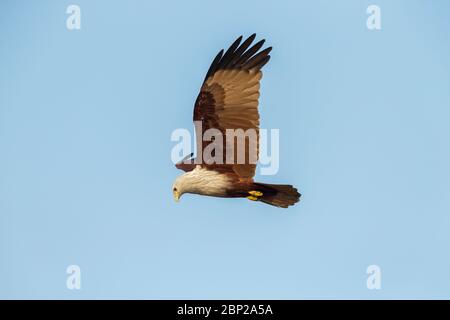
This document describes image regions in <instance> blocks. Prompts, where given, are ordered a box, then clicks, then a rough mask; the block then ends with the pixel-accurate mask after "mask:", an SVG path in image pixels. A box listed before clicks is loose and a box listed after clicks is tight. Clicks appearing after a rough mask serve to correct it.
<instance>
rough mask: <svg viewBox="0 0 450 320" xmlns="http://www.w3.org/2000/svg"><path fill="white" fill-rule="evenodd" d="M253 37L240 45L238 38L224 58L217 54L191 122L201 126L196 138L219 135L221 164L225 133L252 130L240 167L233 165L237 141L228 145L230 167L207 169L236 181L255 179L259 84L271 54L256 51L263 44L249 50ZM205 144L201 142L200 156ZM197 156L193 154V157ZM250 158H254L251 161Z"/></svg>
mask: <svg viewBox="0 0 450 320" xmlns="http://www.w3.org/2000/svg"><path fill="white" fill-rule="evenodd" d="M255 36H256V35H255V34H253V35H251V36H250V37H249V38H248V39H247V40H245V41H244V42H243V43H242V44H241V41H242V36H241V37H239V38H238V39H237V40H236V41H235V42H234V43H233V44H232V45H231V46H230V48H229V49H228V50H227V51H226V52H225V54H224V53H223V50H221V51H220V52H219V53H218V54H217V56H216V57H215V59H214V61H213V62H212V64H211V67H210V68H209V70H208V72H207V74H206V77H205V80H204V82H203V85H202V87H201V89H200V93H199V95H198V97H197V100H196V102H195V107H194V121H200V122H201V129H200V128H198V126H196V135H197V138H198V137H203V133H204V132H205V131H206V130H208V129H212V128H214V129H218V130H220V132H221V133H222V135H223V158H224V159H223V162H224V163H225V162H226V150H227V149H226V143H227V142H226V139H225V134H226V129H235V130H236V129H242V130H244V131H246V130H248V129H253V130H254V132H255V133H256V141H254V142H255V143H250V142H249V139H248V138H247V139H246V143H245V161H244V162H243V163H242V162H240V163H239V164H238V162H237V150H238V146H237V142H238V140H237V139H235V140H234V141H232V142H231V143H233V144H234V154H235V155H234V161H233V164H228V165H227V164H223V165H221V166H217V165H216V164H212V165H211V166H212V167H214V168H217V167H220V168H221V170H225V171H226V170H228V171H233V172H234V173H236V174H237V175H238V176H239V177H240V178H252V177H253V176H254V175H255V169H256V160H257V157H258V151H259V113H258V98H259V87H260V84H259V82H260V80H261V78H262V72H261V68H262V67H263V66H264V65H265V64H266V63H267V62H268V61H269V59H270V55H269V52H270V51H271V50H272V48H271V47H269V48H266V49H264V50H262V51H259V50H260V49H261V47H262V46H263V44H264V41H265V40H261V41H259V42H257V43H256V44H254V45H253V46H251V44H252V42H253V40H254V39H255ZM250 46H251V47H250ZM210 143H213V142H210ZM228 143H230V141H228ZM208 144H209V143H208V142H205V141H203V143H202V150H201V152H202V154H201V155H203V150H204V149H205V148H206V147H207V146H208ZM197 150H199V148H198V147H197ZM201 155H199V154H197V157H199V156H201ZM252 155H255V157H253V158H252V157H251V156H252ZM203 165H204V166H208V165H205V164H203Z"/></svg>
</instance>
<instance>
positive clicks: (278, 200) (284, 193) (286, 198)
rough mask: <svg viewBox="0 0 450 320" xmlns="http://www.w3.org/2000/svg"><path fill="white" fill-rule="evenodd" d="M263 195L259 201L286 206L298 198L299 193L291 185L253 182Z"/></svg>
mask: <svg viewBox="0 0 450 320" xmlns="http://www.w3.org/2000/svg"><path fill="white" fill-rule="evenodd" d="M255 186H256V188H257V189H259V190H260V191H261V192H262V193H263V196H262V197H261V198H259V200H260V201H262V202H264V203H267V204H270V205H272V206H276V207H281V208H287V207H289V206H292V205H294V204H295V203H297V202H298V201H299V200H300V197H301V194H300V193H299V192H298V191H297V189H296V188H294V187H293V186H291V185H287V184H266V183H255Z"/></svg>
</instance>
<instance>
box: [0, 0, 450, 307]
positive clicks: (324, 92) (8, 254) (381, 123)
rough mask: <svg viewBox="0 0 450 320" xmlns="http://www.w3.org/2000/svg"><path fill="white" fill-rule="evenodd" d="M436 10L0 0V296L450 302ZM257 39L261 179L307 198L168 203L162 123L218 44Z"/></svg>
mask: <svg viewBox="0 0 450 320" xmlns="http://www.w3.org/2000/svg"><path fill="white" fill-rule="evenodd" d="M70 4H77V5H79V6H80V8H81V30H74V31H69V30H68V29H67V28H66V19H67V16H68V15H67V14H66V8H67V6H68V5H70ZM371 4H376V5H379V6H380V8H381V16H382V29H381V30H378V31H370V30H368V29H367V28H366V19H367V17H368V15H367V14H366V8H367V7H368V6H369V5H371ZM449 9H450V4H449V3H448V2H447V1H443V0H441V1H438V0H436V1H432V2H431V1H429V2H427V1H385V0H384V1H383V0H378V1H361V0H354V1H350V0H347V1H339V2H338V1H293V0H292V1H286V0H285V1H256V0H252V1H245V2H242V1H229V2H227V4H226V5H224V4H223V3H220V4H219V3H215V2H212V1H203V0H201V1H189V2H188V1H171V2H164V3H163V2H157V1H152V2H150V1H100V0H97V1H70V2H69V1H39V2H37V1H36V2H30V1H2V2H1V4H0V70H1V71H0V297H1V298H31V299H34V298H43V299H48V298H58V299H82V298H85V299H86V298H125V299H143V298H145V299H170V298H172V299H179V298H180V299H183V298H184V299H196V298H197V299H202V298H203V299H205V298H206V299H215V298H222V299H227V298H235V299H240V298H254V299H311V298H324V299H332V298H341V299H349V298H357V299H393V298H400V299H409V298H413V299H414V298H425V299H429V298H438V299H442V298H447V299H448V298H450V273H449V270H450V256H449V253H448V252H449V250H448V247H449V245H450V232H449V230H450V216H449V213H450V204H449V202H448V199H449V193H450V169H449V166H448V163H450V148H449V137H450V128H449V126H448V122H449V117H450V110H449V107H450V91H449V88H450V73H449V70H450V58H449V57H450V42H449V41H448V39H449V30H450V20H449V19H448V18H449V17H448V12H449ZM253 32H256V33H257V34H258V37H259V38H265V39H267V45H271V46H273V47H274V49H273V52H272V54H271V55H272V59H271V61H270V63H269V64H268V65H267V66H265V67H264V78H263V81H262V84H261V99H260V114H261V119H262V120H261V126H262V127H264V128H267V129H270V128H277V129H280V143H281V146H280V170H279V172H278V173H277V175H275V176H258V177H257V178H258V180H261V181H263V182H272V183H291V184H294V185H296V186H297V187H298V188H299V189H300V191H301V192H302V194H303V199H302V202H301V203H300V204H298V205H296V206H295V207H293V208H290V209H288V210H282V209H277V208H274V207H270V206H265V205H263V204H261V203H253V202H251V201H247V200H241V199H233V200H230V199H215V198H207V197H199V196H189V195H185V196H183V198H182V199H181V202H180V203H175V202H174V201H173V199H172V193H171V186H172V183H173V181H174V179H175V178H176V176H177V175H179V174H180V172H179V171H177V170H176V169H175V168H174V166H173V164H172V162H171V160H170V152H171V149H172V147H173V146H174V143H173V142H172V141H171V140H170V135H171V133H172V131H173V130H174V129H176V128H189V129H191V128H192V122H191V121H192V119H191V118H192V108H193V103H194V101H195V98H196V95H197V93H198V90H199V87H200V84H201V81H202V80H203V78H204V76H205V73H206V71H207V68H208V67H209V64H210V62H211V60H212V58H213V57H214V55H215V54H216V53H217V52H218V51H219V49H221V48H223V47H226V46H228V45H229V44H230V43H231V42H232V41H233V40H234V39H235V38H236V37H237V36H239V35H241V34H243V35H244V36H245V35H247V36H248V35H250V34H252V33H253ZM69 265H78V266H80V268H81V283H82V287H81V290H69V289H67V287H66V279H67V276H68V275H67V274H66V268H67V266H69ZM369 265H378V266H379V267H380V268H381V274H382V278H381V279H382V280H381V286H382V288H381V289H380V290H368V289H367V287H366V279H367V276H368V275H367V274H366V268H367V267H368V266H369Z"/></svg>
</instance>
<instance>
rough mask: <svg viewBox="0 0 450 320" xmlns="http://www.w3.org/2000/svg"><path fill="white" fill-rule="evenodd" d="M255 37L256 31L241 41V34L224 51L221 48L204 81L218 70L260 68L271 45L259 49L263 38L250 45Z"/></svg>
mask: <svg viewBox="0 0 450 320" xmlns="http://www.w3.org/2000/svg"><path fill="white" fill-rule="evenodd" d="M255 38H256V33H253V34H252V35H251V36H249V37H248V38H247V39H246V40H245V41H244V42H242V43H241V41H242V39H243V36H242V35H241V36H239V37H238V38H237V39H236V40H235V41H234V42H233V43H232V44H231V46H230V47H229V48H228V49H227V51H225V53H224V50H223V49H222V50H220V52H219V53H218V54H217V55H216V57H215V58H214V60H213V62H212V63H211V66H210V67H209V70H208V72H207V73H206V77H205V81H206V80H207V79H208V78H209V77H210V76H212V75H214V73H215V72H216V71H218V70H225V69H236V68H237V69H243V70H250V69H255V70H260V69H261V68H262V67H263V66H264V65H265V64H266V63H267V62H268V61H269V60H270V55H269V52H270V51H271V50H272V47H268V48H266V49H264V50H262V51H259V50H260V49H261V47H262V46H263V45H264V43H265V41H266V40H265V39H262V40H260V41H258V42H257V43H256V44H254V45H253V46H252V47H250V45H251V44H252V43H253V41H254V40H255Z"/></svg>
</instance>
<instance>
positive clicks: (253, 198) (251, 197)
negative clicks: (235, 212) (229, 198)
mask: <svg viewBox="0 0 450 320" xmlns="http://www.w3.org/2000/svg"><path fill="white" fill-rule="evenodd" d="M247 199H248V200H252V201H256V200H258V198H257V197H253V196H248V197H247Z"/></svg>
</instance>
